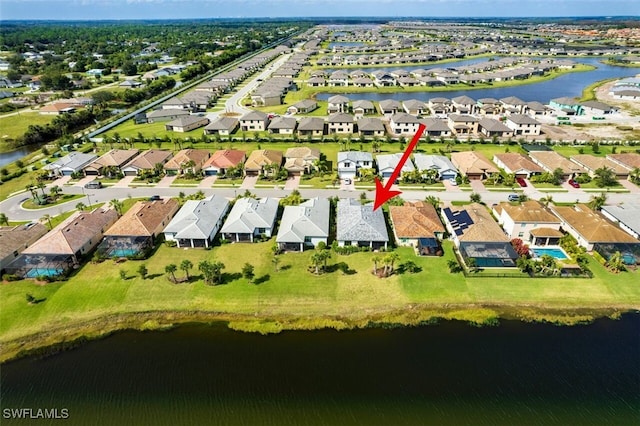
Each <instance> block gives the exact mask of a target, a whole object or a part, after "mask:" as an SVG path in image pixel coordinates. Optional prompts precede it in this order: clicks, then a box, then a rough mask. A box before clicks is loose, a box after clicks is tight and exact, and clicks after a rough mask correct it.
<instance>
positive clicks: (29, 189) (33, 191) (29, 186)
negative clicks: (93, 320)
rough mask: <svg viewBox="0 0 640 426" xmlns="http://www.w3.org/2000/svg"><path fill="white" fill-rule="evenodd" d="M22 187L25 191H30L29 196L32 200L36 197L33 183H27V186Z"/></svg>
mask: <svg viewBox="0 0 640 426" xmlns="http://www.w3.org/2000/svg"><path fill="white" fill-rule="evenodd" d="M24 189H26V190H27V191H29V192H30V193H31V198H33V199H34V200H35V199H36V197H37V195H38V194H37V193H36V189H35V187H34V186H33V185H31V184H29V185H27V186H25V187H24Z"/></svg>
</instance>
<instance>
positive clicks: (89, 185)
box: [84, 180, 102, 189]
mask: <svg viewBox="0 0 640 426" xmlns="http://www.w3.org/2000/svg"><path fill="white" fill-rule="evenodd" d="M84 187H85V188H87V189H100V188H102V182H100V181H99V180H92V181H91V182H87V183H85V184H84Z"/></svg>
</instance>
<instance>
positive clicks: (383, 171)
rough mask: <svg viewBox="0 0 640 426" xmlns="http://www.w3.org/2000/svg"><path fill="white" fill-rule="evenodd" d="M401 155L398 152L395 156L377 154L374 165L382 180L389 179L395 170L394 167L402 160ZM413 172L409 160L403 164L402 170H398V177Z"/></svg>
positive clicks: (413, 168)
mask: <svg viewBox="0 0 640 426" xmlns="http://www.w3.org/2000/svg"><path fill="white" fill-rule="evenodd" d="M402 155H403V154H402V153H400V152H398V153H395V154H379V155H376V163H377V164H378V174H379V175H380V176H382V177H383V178H385V179H386V178H389V177H391V174H392V173H393V171H394V170H395V168H396V166H397V165H398V164H399V163H400V160H401V159H402ZM414 170H415V167H414V166H413V163H412V162H411V160H410V159H407V161H406V162H405V163H404V164H403V166H402V169H401V170H400V176H399V177H401V176H402V173H405V172H412V171H414Z"/></svg>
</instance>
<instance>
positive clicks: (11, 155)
mask: <svg viewBox="0 0 640 426" xmlns="http://www.w3.org/2000/svg"><path fill="white" fill-rule="evenodd" d="M37 150H38V146H36V145H32V146H23V147H22V148H19V149H16V150H15V151H9V152H2V153H0V167H4V166H6V165H7V164H9V163H13V162H14V161H16V160H19V159H21V158H22V157H24V156H25V155H29V154H31V153H32V152H34V151H37Z"/></svg>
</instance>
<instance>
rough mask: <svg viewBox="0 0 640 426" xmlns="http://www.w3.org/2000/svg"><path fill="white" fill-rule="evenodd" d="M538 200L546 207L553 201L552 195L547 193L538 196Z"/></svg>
mask: <svg viewBox="0 0 640 426" xmlns="http://www.w3.org/2000/svg"><path fill="white" fill-rule="evenodd" d="M540 202H541V203H542V204H544V206H545V207H548V206H549V204H551V203H553V196H551V195H547V196H546V197H542V198H540Z"/></svg>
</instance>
